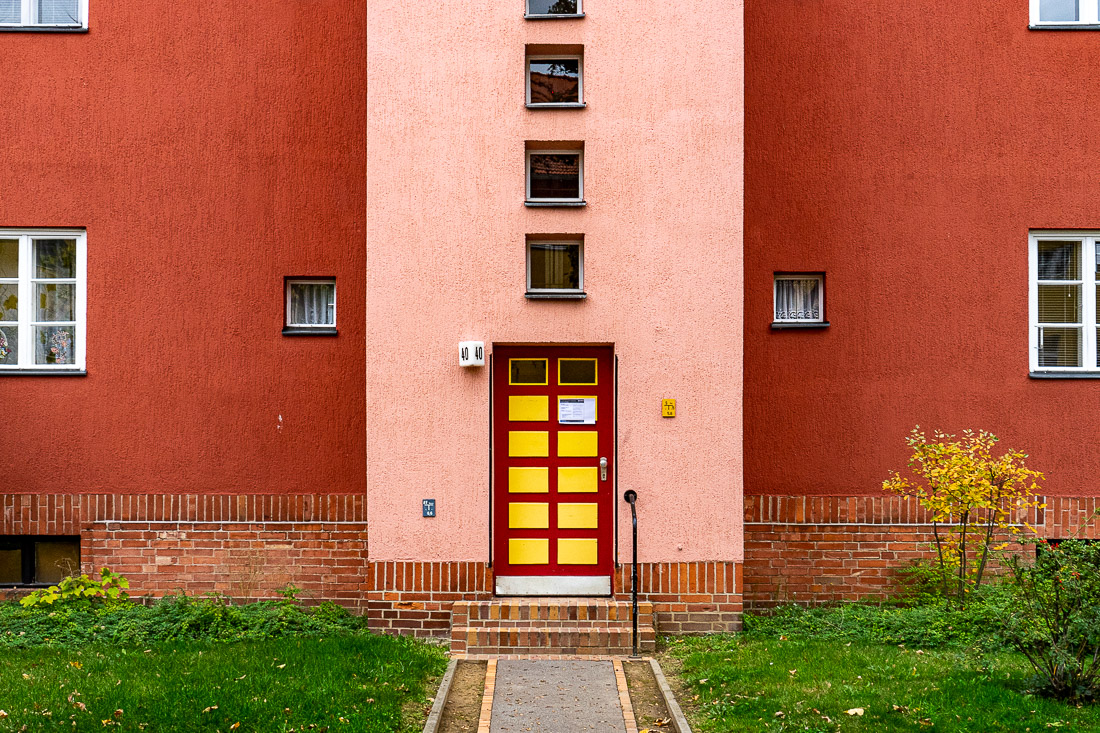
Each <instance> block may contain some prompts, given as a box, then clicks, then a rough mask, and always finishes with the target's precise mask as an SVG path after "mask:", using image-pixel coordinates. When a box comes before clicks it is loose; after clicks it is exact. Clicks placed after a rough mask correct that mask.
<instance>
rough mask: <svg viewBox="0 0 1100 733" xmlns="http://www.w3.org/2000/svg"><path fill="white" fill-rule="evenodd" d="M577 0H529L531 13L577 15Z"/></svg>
mask: <svg viewBox="0 0 1100 733" xmlns="http://www.w3.org/2000/svg"><path fill="white" fill-rule="evenodd" d="M576 12H577V0H527V13H528V14H529V15H575V14H576Z"/></svg>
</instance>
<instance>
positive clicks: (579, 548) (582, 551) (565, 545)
mask: <svg viewBox="0 0 1100 733" xmlns="http://www.w3.org/2000/svg"><path fill="white" fill-rule="evenodd" d="M512 541H513V542H515V540H512ZM510 549H511V548H509V550H510ZM513 562H514V561H513ZM558 564H559V565H595V564H596V540H566V539H559V540H558Z"/></svg>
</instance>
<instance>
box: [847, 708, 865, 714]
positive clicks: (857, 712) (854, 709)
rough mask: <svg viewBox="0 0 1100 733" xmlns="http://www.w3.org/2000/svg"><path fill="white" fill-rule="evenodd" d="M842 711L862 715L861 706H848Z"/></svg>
mask: <svg viewBox="0 0 1100 733" xmlns="http://www.w3.org/2000/svg"><path fill="white" fill-rule="evenodd" d="M844 712H846V713H848V715H863V708H849V709H848V710H845V711H844Z"/></svg>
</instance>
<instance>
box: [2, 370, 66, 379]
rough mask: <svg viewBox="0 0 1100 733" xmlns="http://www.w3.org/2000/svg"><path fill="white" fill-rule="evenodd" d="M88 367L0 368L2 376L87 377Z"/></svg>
mask: <svg viewBox="0 0 1100 733" xmlns="http://www.w3.org/2000/svg"><path fill="white" fill-rule="evenodd" d="M86 376H88V371H87V370H86V369H0V377H86Z"/></svg>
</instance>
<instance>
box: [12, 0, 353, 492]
mask: <svg viewBox="0 0 1100 733" xmlns="http://www.w3.org/2000/svg"><path fill="white" fill-rule="evenodd" d="M365 23H366V16H365V12H364V7H363V5H362V4H360V3H350V4H349V3H345V2H339V1H338V0H320V1H317V2H308V3H306V2H287V1H286V0H245V1H244V2H238V3H234V4H233V6H232V8H231V9H227V8H226V7H223V6H222V5H220V4H218V3H210V2H184V3H180V2H167V1H162V2H153V3H150V2H139V1H138V0H112V1H111V2H98V1H95V0H93V4H92V9H91V29H90V32H89V33H87V34H73V35H70V34H40V33H4V34H0V57H2V58H3V73H0V100H3V103H2V104H0V129H2V130H3V134H2V142H0V170H3V183H2V184H0V227H49V226H68V227H86V228H87V231H88V272H89V279H88V328H87V333H88V349H87V364H88V376H87V377H85V378H54V377H50V378H43V377H0V404H2V405H3V409H2V412H3V419H2V424H3V445H2V447H0V490H4V491H9V492H11V491H15V492H40V491H48V492H51V493H58V492H84V491H104V492H118V493H131V492H133V493H137V492H149V491H154V492H157V493H171V492H207V493H247V492H270V493H280V492H291V491H293V492H297V493H315V492H335V493H349V492H360V493H361V492H362V491H363V490H364V485H365V447H364V442H365V436H364V434H363V428H362V425H363V411H364V388H363V380H362V374H363V369H364V357H363V352H364V349H363V343H364V341H363V323H364V315H363V309H364V305H363V304H364V290H363V280H364V275H363V268H364V251H363V250H364V234H365V232H364V228H365V212H364V209H363V201H364V199H365V190H364V185H365V184H364V178H363V172H364V169H365V142H364V140H365V124H366V110H365V106H364V105H365V99H364V94H363V89H364V87H365V83H366V59H365V55H364V52H363V48H364V44H365V35H366V32H365V31H366V29H365ZM287 275H291V276H292V275H327V276H335V277H336V278H337V288H338V309H339V316H338V326H339V329H340V335H339V336H338V337H337V338H328V339H321V338H307V339H291V338H284V337H282V336H281V335H280V330H281V328H282V323H283V303H284V300H283V277H284V276H287ZM280 417H281V422H280Z"/></svg>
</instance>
